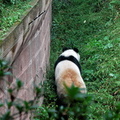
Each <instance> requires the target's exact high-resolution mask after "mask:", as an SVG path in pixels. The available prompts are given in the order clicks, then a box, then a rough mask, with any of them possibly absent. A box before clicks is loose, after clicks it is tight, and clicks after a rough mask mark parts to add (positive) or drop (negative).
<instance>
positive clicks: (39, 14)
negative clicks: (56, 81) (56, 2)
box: [0, 0, 51, 120]
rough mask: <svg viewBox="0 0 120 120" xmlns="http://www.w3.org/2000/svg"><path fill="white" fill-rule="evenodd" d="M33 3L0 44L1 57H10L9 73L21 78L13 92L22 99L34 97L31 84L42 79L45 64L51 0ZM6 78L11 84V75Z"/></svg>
mask: <svg viewBox="0 0 120 120" xmlns="http://www.w3.org/2000/svg"><path fill="white" fill-rule="evenodd" d="M34 4H35V5H34V7H33V8H32V9H31V10H30V11H29V13H28V14H27V15H26V16H25V17H24V18H23V20H22V22H21V23H20V24H19V25H18V26H16V27H14V29H12V30H11V33H9V35H8V36H7V37H6V38H5V39H4V42H3V44H2V46H1V47H0V50H1V51H2V57H5V58H7V59H9V60H10V63H11V65H12V69H11V72H12V73H13V75H14V76H16V78H19V79H20V80H22V81H23V82H24V88H23V89H22V90H20V91H19V93H18V94H16V95H15V96H16V97H17V98H22V99H23V100H33V99H34V97H35V94H34V92H33V87H34V86H33V85H34V84H38V83H40V82H43V80H44V76H45V73H46V68H47V67H48V65H49V56H50V27H51V0H35V2H34ZM8 81H9V82H10V86H12V85H14V83H15V78H13V77H9V78H8ZM3 84H4V83H3V81H1V85H0V87H2V89H3V88H4V91H5V89H6V85H4V86H3ZM3 98H6V95H5V94H3V93H2V92H1V93H0V100H2V99H3ZM41 102H42V98H41ZM26 120H27V119H26Z"/></svg>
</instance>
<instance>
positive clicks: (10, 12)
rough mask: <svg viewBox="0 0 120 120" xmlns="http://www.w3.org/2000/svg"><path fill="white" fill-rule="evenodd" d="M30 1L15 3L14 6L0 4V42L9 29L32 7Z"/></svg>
mask: <svg viewBox="0 0 120 120" xmlns="http://www.w3.org/2000/svg"><path fill="white" fill-rule="evenodd" d="M32 1H33V0H32ZM32 1H31V0H26V1H17V2H16V4H10V5H9V4H2V3H0V40H2V39H3V38H4V36H5V35H6V33H7V32H8V31H9V28H10V27H12V26H13V25H16V24H18V23H19V22H20V19H21V16H23V15H24V14H26V12H27V10H28V9H29V8H31V7H32V5H31V3H32Z"/></svg>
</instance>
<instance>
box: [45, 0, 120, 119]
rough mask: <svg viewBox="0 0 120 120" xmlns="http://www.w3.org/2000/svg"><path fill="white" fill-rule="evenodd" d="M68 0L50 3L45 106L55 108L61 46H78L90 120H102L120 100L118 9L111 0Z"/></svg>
mask: <svg viewBox="0 0 120 120" xmlns="http://www.w3.org/2000/svg"><path fill="white" fill-rule="evenodd" d="M70 1H71V2H67V3H66V4H61V3H60V2H55V1H54V3H53V28H52V41H51V58H50V62H51V64H50V66H51V70H50V71H49V74H48V80H49V82H48V83H47V90H48V92H46V99H45V104H46V106H54V101H55V98H56V93H55V92H54V81H53V76H54V72H53V67H54V62H55V60H56V59H57V57H58V55H59V53H60V52H61V49H62V47H64V46H69V47H70V46H71V47H72V46H74V47H78V48H79V50H80V54H81V65H82V69H83V78H84V80H85V82H86V85H87V88H88V93H89V94H93V101H94V102H93V104H91V105H90V110H91V112H90V114H89V119H90V120H93V119H95V120H102V119H103V117H102V116H103V114H105V113H106V112H107V111H109V110H113V109H114V108H115V104H116V103H117V102H119V101H120V82H119V80H120V75H119V71H120V34H119V33H120V18H119V15H118V11H117V8H118V7H119V6H118V4H117V5H115V6H114V5H112V4H110V2H111V0H109V1H103V2H98V0H88V1H85V0H80V1H79V0H70ZM99 1H102V0H99ZM115 7H116V9H115Z"/></svg>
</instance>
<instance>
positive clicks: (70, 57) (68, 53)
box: [54, 48, 87, 98]
mask: <svg viewBox="0 0 120 120" xmlns="http://www.w3.org/2000/svg"><path fill="white" fill-rule="evenodd" d="M78 52H79V51H78V49H77V48H72V49H71V48H63V51H62V53H61V54H60V56H59V57H58V59H57V60H56V62H55V66H54V69H55V83H56V87H57V94H58V97H59V98H63V97H65V96H66V88H65V85H66V86H67V87H71V86H72V85H74V86H76V87H79V88H82V89H80V92H81V93H86V92H87V90H86V85H85V83H84V81H83V78H82V76H81V66H80V64H79V61H80V55H79V53H78Z"/></svg>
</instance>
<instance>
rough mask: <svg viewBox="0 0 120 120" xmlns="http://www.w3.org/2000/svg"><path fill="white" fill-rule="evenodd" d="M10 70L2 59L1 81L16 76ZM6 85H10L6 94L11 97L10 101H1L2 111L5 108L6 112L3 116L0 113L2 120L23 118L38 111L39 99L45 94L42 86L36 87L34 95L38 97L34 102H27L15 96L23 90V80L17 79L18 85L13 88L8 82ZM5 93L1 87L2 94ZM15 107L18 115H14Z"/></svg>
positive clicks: (0, 64) (0, 62)
mask: <svg viewBox="0 0 120 120" xmlns="http://www.w3.org/2000/svg"><path fill="white" fill-rule="evenodd" d="M9 68H11V67H10V66H9V63H8V62H7V61H5V60H3V59H0V78H2V79H0V80H2V81H3V80H4V76H6V75H7V76H8V75H9V76H12V77H14V75H12V73H10V72H9V71H8V70H9ZM4 83H6V84H8V86H7V89H6V92H7V95H9V99H6V100H1V101H0V109H1V108H3V107H4V109H5V111H6V112H4V113H3V114H1V113H0V120H14V119H16V118H17V117H18V116H20V117H21V116H22V115H23V114H24V115H27V114H28V113H33V112H34V111H36V110H37V109H38V99H39V97H41V96H42V94H43V92H42V88H41V84H39V85H35V86H34V93H35V95H36V97H35V99H34V101H31V100H30V101H26V100H22V99H20V98H17V96H15V95H14V93H16V94H18V92H19V91H20V90H21V89H23V86H24V84H23V82H22V81H21V80H19V79H16V83H15V84H14V86H12V87H10V86H9V82H8V81H6V80H4ZM3 91H4V90H3V88H2V87H1V86H0V92H3ZM3 94H4V92H3ZM6 97H8V96H6ZM5 106H6V107H5ZM13 107H14V108H15V109H17V111H16V113H14V114H13V113H12V112H11V108H13ZM20 119H21V118H20ZM25 119H26V118H25Z"/></svg>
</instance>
